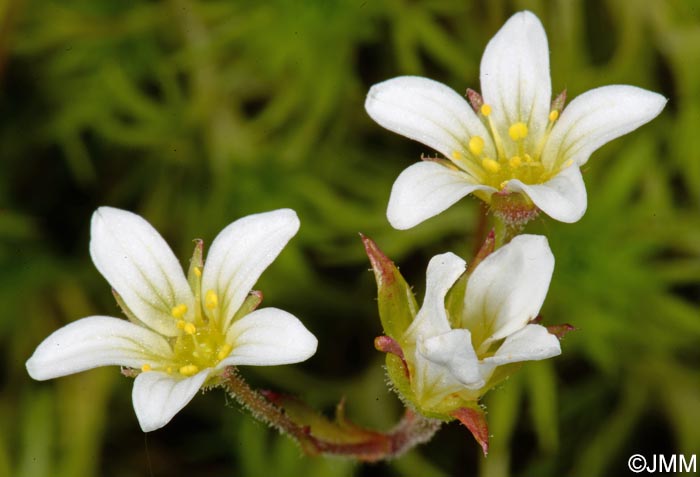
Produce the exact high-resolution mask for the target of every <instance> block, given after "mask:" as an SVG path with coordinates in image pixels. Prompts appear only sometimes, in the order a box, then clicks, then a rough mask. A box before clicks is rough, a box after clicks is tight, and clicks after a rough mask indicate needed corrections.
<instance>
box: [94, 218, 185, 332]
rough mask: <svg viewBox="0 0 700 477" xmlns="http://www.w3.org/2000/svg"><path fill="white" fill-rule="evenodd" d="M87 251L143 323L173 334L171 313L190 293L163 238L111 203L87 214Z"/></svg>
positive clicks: (180, 268) (142, 222) (175, 328)
mask: <svg viewBox="0 0 700 477" xmlns="http://www.w3.org/2000/svg"><path fill="white" fill-rule="evenodd" d="M90 255H91V256H92V261H93V262H94V263H95V266H96V267H97V269H98V270H99V271H100V273H101V274H102V275H103V276H104V277H105V278H106V279H107V281H108V282H109V284H110V285H112V288H114V289H115V290H116V291H117V293H119V294H120V295H121V297H122V299H123V300H124V302H125V303H126V305H127V306H128V307H129V309H130V310H131V311H132V312H133V313H134V315H135V316H136V317H137V318H138V319H139V320H141V321H142V322H143V323H145V324H146V325H148V326H150V327H151V328H153V329H154V330H156V331H157V332H159V333H161V334H163V335H166V336H175V335H177V334H178V329H177V327H176V320H175V319H174V318H173V317H172V316H171V314H170V313H171V310H172V309H173V307H174V306H176V305H179V304H181V303H182V304H185V305H187V308H188V314H191V313H193V312H194V297H193V296H192V291H191V290H190V287H189V285H188V284H187V279H186V278H185V275H184V274H183V272H182V267H181V266H180V263H179V262H178V261H177V258H175V255H173V252H172V251H171V250H170V247H168V244H167V243H165V240H163V237H161V236H160V234H158V232H156V230H155V229H154V228H153V227H151V225H150V224H149V223H148V222H146V221H145V220H144V219H143V218H141V217H140V216H138V215H136V214H133V213H131V212H127V211H125V210H120V209H114V208H112V207H100V208H99V209H97V210H96V211H95V213H94V214H93V215H92V227H91V239H90Z"/></svg>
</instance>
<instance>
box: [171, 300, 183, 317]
mask: <svg viewBox="0 0 700 477" xmlns="http://www.w3.org/2000/svg"><path fill="white" fill-rule="evenodd" d="M185 313H187V305H185V304H184V303H180V304H179V305H177V306H174V307H173V309H172V310H170V314H171V315H173V317H175V318H177V319H180V318H182V317H183V316H185Z"/></svg>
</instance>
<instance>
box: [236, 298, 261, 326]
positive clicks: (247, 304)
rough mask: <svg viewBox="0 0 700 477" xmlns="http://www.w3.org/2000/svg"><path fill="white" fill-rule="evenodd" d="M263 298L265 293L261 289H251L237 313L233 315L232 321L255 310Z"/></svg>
mask: <svg viewBox="0 0 700 477" xmlns="http://www.w3.org/2000/svg"><path fill="white" fill-rule="evenodd" d="M262 300H263V294H262V292H261V291H258V290H251V291H250V293H249V294H248V296H247V297H246V299H245V300H244V301H243V304H242V305H241V307H240V308H239V309H238V311H237V312H236V314H235V315H233V319H232V320H231V323H234V322H236V321H238V320H240V319H241V318H243V317H244V316H246V315H247V314H249V313H252V312H254V311H255V310H256V309H257V308H258V307H259V306H260V303H262Z"/></svg>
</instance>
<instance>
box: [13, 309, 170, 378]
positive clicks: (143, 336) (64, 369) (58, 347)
mask: <svg viewBox="0 0 700 477" xmlns="http://www.w3.org/2000/svg"><path fill="white" fill-rule="evenodd" d="M170 354H171V351H170V346H169V345H168V342H167V341H166V340H165V339H164V338H163V337H162V336H160V335H158V334H156V333H154V332H153V331H151V330H149V329H146V328H144V327H142V326H139V325H135V324H133V323H130V322H128V321H126V320H120V319H118V318H111V317H109V316H90V317H88V318H83V319H81V320H78V321H75V322H73V323H70V324H68V325H66V326H64V327H63V328H59V329H58V330H56V331H54V332H53V333H52V334H51V335H49V336H48V338H46V339H45V340H44V341H43V342H42V343H41V344H40V345H39V346H38V347H37V349H36V351H34V354H33V355H32V357H31V358H29V360H28V361H27V365H26V366H27V371H28V372H29V375H30V376H31V377H32V378H34V379H37V380H45V379H52V378H58V377H60V376H66V375H68V374H73V373H78V372H80V371H85V370H86V369H92V368H96V367H98V366H109V365H118V366H127V367H130V368H140V367H141V366H143V365H144V364H146V363H149V364H153V363H154V362H157V361H160V360H161V359H163V357H167V356H169V355H170Z"/></svg>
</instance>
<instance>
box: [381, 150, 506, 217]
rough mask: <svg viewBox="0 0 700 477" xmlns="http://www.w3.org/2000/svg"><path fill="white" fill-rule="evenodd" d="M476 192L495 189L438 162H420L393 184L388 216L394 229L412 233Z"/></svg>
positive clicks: (406, 170)
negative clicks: (420, 224)
mask: <svg viewBox="0 0 700 477" xmlns="http://www.w3.org/2000/svg"><path fill="white" fill-rule="evenodd" d="M475 190H485V191H489V192H496V189H494V188H492V187H488V186H484V185H478V184H474V183H473V182H472V180H471V179H470V178H469V176H467V175H466V174H465V173H463V172H461V171H454V170H451V169H448V168H447V167H445V166H442V165H440V164H438V163H437V162H431V161H424V162H419V163H417V164H413V165H412V166H410V167H408V168H406V169H405V170H404V171H403V172H402V173H401V174H400V175H399V177H398V178H397V179H396V182H394V186H393V187H392V188H391V197H390V198H389V206H388V207H387V211H386V216H387V219H389V223H390V224H391V226H392V227H394V228H395V229H399V230H406V229H410V228H411V227H414V226H416V225H418V224H419V223H421V222H423V221H424V220H426V219H429V218H431V217H433V216H435V215H437V214H439V213H440V212H442V211H444V210H445V209H447V208H448V207H450V206H451V205H453V204H454V203H455V202H457V201H458V200H459V199H461V198H462V197H464V196H466V195H467V194H470V193H471V192H474V191H475Z"/></svg>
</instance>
